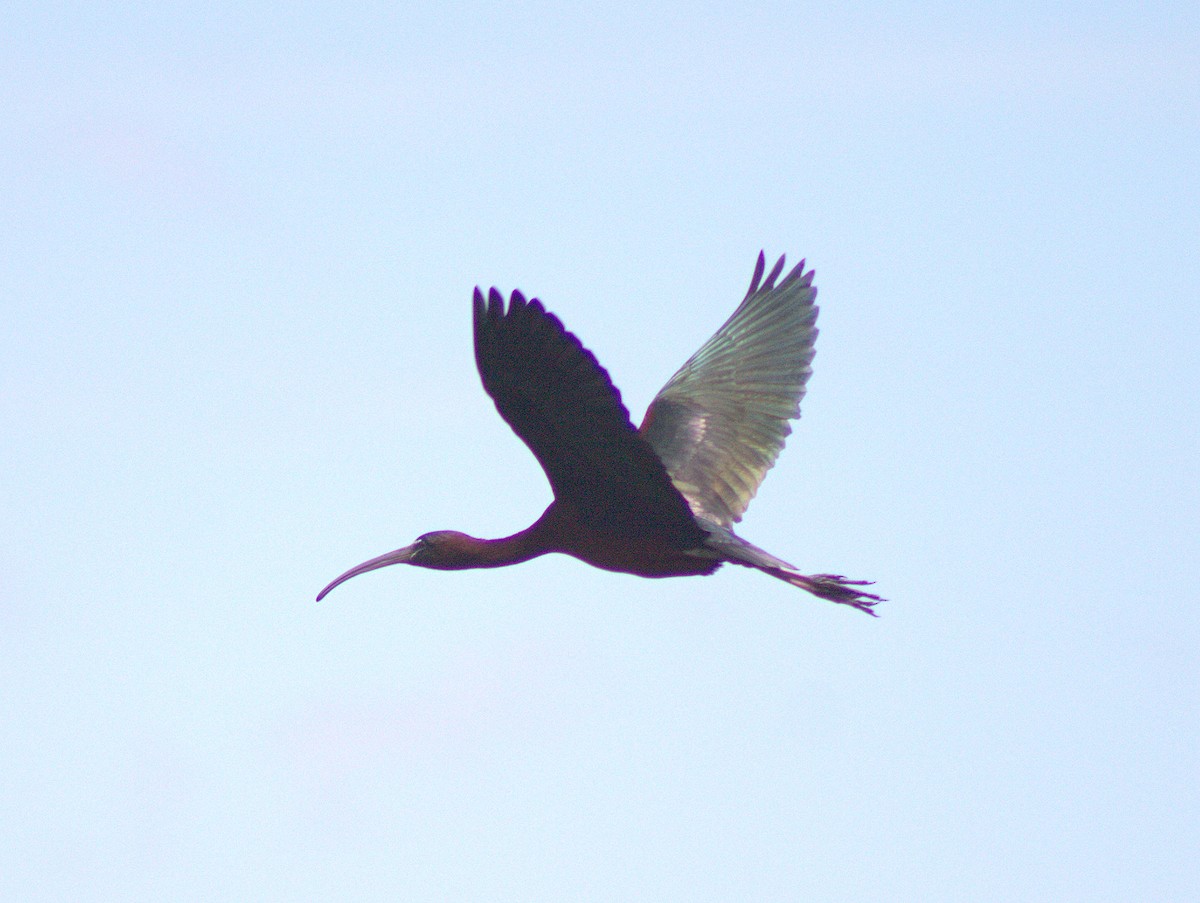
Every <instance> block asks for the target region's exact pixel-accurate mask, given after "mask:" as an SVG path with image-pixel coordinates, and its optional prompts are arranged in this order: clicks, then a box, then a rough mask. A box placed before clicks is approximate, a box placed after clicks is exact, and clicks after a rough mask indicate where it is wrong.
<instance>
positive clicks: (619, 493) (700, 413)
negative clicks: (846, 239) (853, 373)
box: [317, 253, 883, 614]
mask: <svg viewBox="0 0 1200 903" xmlns="http://www.w3.org/2000/svg"><path fill="white" fill-rule="evenodd" d="M783 267H784V258H783V257H780V258H779V261H778V262H777V263H776V264H775V266H773V267H772V268H771V270H770V272H769V273H766V276H765V278H764V272H765V271H766V258H765V257H764V256H763V255H762V254H761V253H760V254H759V255H758V263H757V265H756V266H755V268H754V277H753V279H752V280H751V282H750V290H749V291H748V292H746V297H745V298H744V299H743V300H742V303H741V305H739V307H738V308H737V310H735V311H734V312H733V315H732V316H731V317H730V318H729V319H728V320H727V321H726V322H725V325H724V326H722V327H721V328H720V329H718V330H717V332H716V334H715V335H713V337H712V338H711V339H709V340H708V341H707V342H705V344H704V345H703V347H701V348H700V350H699V351H697V352H696V353H695V354H694V355H692V357H691V359H690V360H689V361H688V362H687V363H686V364H684V365H683V366H682V367H681V368H680V369H679V371H678V372H677V373H676V374H675V375H674V376H672V377H671V379H670V380H668V382H667V384H666V385H665V386H663V388H662V391H660V392H659V393H658V395H657V396H656V397H655V399H654V401H652V402H651V403H650V407H649V408H648V409H647V411H646V416H645V418H644V419H643V420H642V425H641V426H640V427H638V428H636V429H635V428H634V426H633V422H632V421H631V420H630V417H629V411H628V410H627V409H626V408H625V405H624V404H623V403H622V401H621V393H620V392H619V391H617V389H616V387H615V386H614V385H613V383H612V380H611V379H610V378H609V375H608V372H607V371H606V370H605V369H604V368H603V367H601V366H600V364H599V363H598V362H597V360H596V357H595V355H593V354H592V353H591V352H590V351H588V350H587V349H586V348H584V347H583V345H582V344H581V343H580V341H579V339H577V338H576V337H575V336H574V335H572V334H571V333H570V332H568V331H567V330H566V329H565V328H564V327H563V324H562V322H561V321H560V320H559V319H558V317H556V316H554V314H552V313H549V312H547V310H546V309H545V307H543V306H542V303H541V302H540V301H539V300H538V299H537V298H533V299H531V300H526V298H525V296H524V295H522V294H521V292H519V291H514V292H513V293H512V295H511V297H510V298H509V300H508V303H507V305H506V304H505V300H504V296H503V295H501V294H500V292H499V291H497V290H496V289H495V288H493V289H491V291H489V292H488V295H487V297H486V298H484V295H483V292H482V291H480V290H479V289H478V288H476V289H475V310H474V324H475V362H476V364H477V366H478V368H479V375H480V377H482V379H483V387H484V389H485V390H486V391H487V393H488V395H490V396H491V397H492V400H493V401H494V402H495V403H496V409H497V410H498V411H499V412H500V416H501V417H503V418H504V420H505V422H507V423H508V425H509V426H510V427H512V430H513V432H514V433H516V434H517V435H518V436H519V437H520V438H521V439H522V441H524V443H525V444H526V445H527V446H529V450H530V451H532V452H533V454H534V457H536V458H537V460H538V462H539V463H540V464H541V465H542V469H543V470H544V471H545V472H546V477H547V478H548V479H549V481H550V486H551V488H552V489H553V491H554V500H553V501H552V502H551V503H550V505H549V507H548V508H546V510H545V512H544V513H543V514H542V516H541V517H539V518H538V519H537V521H536V522H535V523H534V524H533V525H532V526H531V527H529V528H528V529H526V530H522V531H521V532H519V533H515V534H513V535H512V536H507V537H504V538H503V539H476V538H475V537H473V536H467V535H466V534H464V533H459V532H456V531H453V530H439V531H436V532H433V533H426V534H425V535H423V536H421V537H419V538H418V539H417V541H416V542H414V543H413V544H412V545H408V546H405V547H404V548H402V549H397V550H396V551H394V552H388V553H387V554H386V555H380V556H379V557H378V558H372V559H371V560H370V561H364V562H363V563H362V564H360V565H358V566H357V567H354V568H351V569H350V570H348V571H346V573H344V574H342V575H341V576H340V577H338V578H337V579H336V580H334V581H333V582H332V583H330V584H329V585H328V586H327V587H325V588H324V589H323V590H321V593H320V595H318V596H317V601H320V600H321V599H323V598H324V597H325V596H326V595H327V594H328V593H329V592H330V590H332V589H333V588H334V587H335V586H338V585H339V584H341V583H343V582H345V581H346V580H349V579H350V578H351V577H356V576H358V575H359V574H364V573H366V572H367V571H373V570H375V569H377V568H382V567H387V566H388V565H393V564H412V565H416V566H418V567H425V568H433V569H435V570H447V571H453V570H462V569H466V568H492V567H503V566H505V565H509V564H518V563H520V562H522V561H528V560H529V559H531V558H536V557H537V556H539V555H545V554H547V553H550V552H561V553H565V554H567V555H571V556H573V557H575V558H578V559H580V560H581V561H585V562H587V563H588V564H590V565H593V566H595V567H598V568H603V569H604V570H608V571H618V572H621V573H626V574H637V575H638V576H641V577H684V576H694V575H702V574H711V573H712V572H713V571H715V570H716V569H717V568H719V567H720V566H721V565H722V564H724V563H729V564H737V565H742V566H744V567H749V568H754V569H756V570H759V571H762V572H763V573H765V574H770V575H771V576H772V577H776V578H778V579H780V580H783V581H784V582H786V583H790V584H791V585H792V586H797V587H799V588H800V589H803V590H807V591H808V592H810V593H812V594H813V595H815V596H818V597H820V598H822V599H828V600H829V601H831V602H838V603H841V604H843V605H850V606H852V607H854V608H857V609H858V610H859V611H864V612H867V613H868V614H874V611H872V608H873V607H874V606H875V604H876V603H877V602H881V601H883V599H882V598H881V597H879V596H876V595H873V594H871V593H869V592H866V591H865V590H863V589H860V588H859V587H863V586H869V585H870V583H871V581H867V580H848V579H846V578H845V577H842V576H839V575H836V574H802V573H800V572H799V571H798V570H797V569H796V568H795V567H793V566H792V565H790V564H788V563H787V562H786V561H783V560H782V559H780V558H776V557H775V556H774V555H771V554H769V553H768V552H765V551H763V550H762V549H760V548H758V547H757V546H755V545H752V544H751V543H749V542H747V541H746V540H744V539H742V538H741V537H740V536H738V535H736V534H735V533H734V532H733V525H734V524H735V523H737V522H738V521H740V520H741V519H742V515H743V514H744V513H745V511H746V508H747V506H748V505H749V504H750V500H751V499H752V498H754V495H755V493H756V492H757V491H758V487H759V484H761V483H762V481H763V478H764V477H765V476H766V474H767V471H768V470H770V469H771V467H772V465H774V463H775V459H776V458H777V457H778V456H779V452H780V451H781V450H782V449H783V445H784V441H785V439H786V437H787V436H788V435H789V434H790V433H791V431H792V430H791V426H790V424H789V423H788V421H789V420H793V419H795V418H797V417H799V416H800V400H801V399H802V398H803V397H804V393H805V385H806V384H807V382H808V378H809V376H811V375H812V366H811V364H812V359H813V355H814V353H815V352H814V350H813V346H814V343H815V342H816V338H817V327H816V321H817V307H816V305H815V304H814V303H813V302H814V301H815V299H816V297H817V289H816V286H814V285H813V284H812V280H813V272H812V271H811V270H809V271H808V272H807V273H806V272H804V261H803V260H802V261H800V263H799V264H798V265H797V266H796V267H794V268H793V269H792V270H790V271H789V272H788V273H787V275H786V276H784V277H783V278H782V279H780V278H779V277H780V274H781V273H783Z"/></svg>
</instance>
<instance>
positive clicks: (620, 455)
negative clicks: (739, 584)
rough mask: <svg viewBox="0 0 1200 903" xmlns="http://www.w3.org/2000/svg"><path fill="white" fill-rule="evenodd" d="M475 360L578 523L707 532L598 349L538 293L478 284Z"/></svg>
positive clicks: (667, 533) (635, 530)
mask: <svg viewBox="0 0 1200 903" xmlns="http://www.w3.org/2000/svg"><path fill="white" fill-rule="evenodd" d="M475 362H476V364H477V365H478V366H479V375H480V376H481V377H482V378H483V387H484V388H485V389H486V390H487V393H488V394H489V395H490V396H492V400H493V401H495V402H496V409H497V410H498V411H499V412H500V416H501V417H503V418H504V419H505V421H506V422H507V423H508V425H509V426H511V427H512V429H513V432H515V433H516V434H517V435H518V436H520V437H521V439H522V440H524V442H525V444H526V445H528V446H529V449H530V451H532V452H533V454H534V456H535V457H536V458H537V459H538V462H539V463H540V464H541V465H542V469H543V470H545V471H546V476H547V477H548V478H549V480H550V485H551V487H552V488H553V489H554V497H555V498H556V499H557V500H558V501H559V503H560V504H566V505H569V506H570V507H572V508H573V509H574V510H575V512H576V513H577V515H578V516H579V518H580V519H581V520H583V522H584V523H585V524H587V525H588V526H590V527H593V528H595V529H598V530H602V531H608V532H613V531H616V532H620V533H623V534H625V535H628V536H631V537H645V538H647V539H651V538H652V539H655V540H657V541H661V542H667V543H670V544H672V545H676V546H677V547H678V548H681V549H689V548H694V547H696V546H698V545H699V544H700V543H701V542H703V540H704V536H705V534H704V531H703V530H701V529H700V528H699V527H698V526H697V525H696V522H695V520H694V519H693V518H692V512H691V509H690V508H689V507H688V503H687V501H686V500H685V499H684V498H683V496H682V495H680V494H679V491H678V490H677V489H676V488H675V486H674V485H673V484H672V482H671V478H670V477H669V476H667V471H666V468H665V467H663V463H662V461H660V460H659V459H658V457H657V456H656V455H655V453H654V451H653V450H652V449H651V448H650V446H649V445H648V444H647V443H646V441H645V440H644V439H643V438H642V437H641V436H639V435H638V433H637V431H636V430H635V429H634V428H633V423H632V422H631V421H630V419H629V412H628V411H627V410H626V409H625V406H624V405H623V404H622V403H621V394H620V393H619V392H618V391H617V389H616V387H614V386H613V384H612V380H611V379H609V376H608V373H607V372H605V370H604V368H603V367H601V366H600V364H599V363H597V361H596V358H595V356H594V355H593V354H592V353H591V352H590V351H588V350H587V349H586V348H584V347H583V345H581V344H580V342H579V339H577V338H575V336H573V335H571V333H569V332H567V331H566V330H565V329H564V328H563V325H562V323H561V322H560V321H559V319H558V318H557V317H556V316H554V315H553V314H549V313H547V312H546V310H545V308H544V307H542V304H541V302H540V301H538V300H537V299H536V298H534V299H533V300H532V301H526V300H525V298H524V296H523V295H522V294H521V293H520V292H513V293H512V299H511V300H510V302H509V304H508V309H507V311H506V310H505V306H504V297H503V296H502V295H501V294H500V293H499V292H498V291H496V289H492V290H491V291H490V292H489V294H488V299H487V301H484V298H483V294H482V292H480V290H479V289H478V288H477V289H475Z"/></svg>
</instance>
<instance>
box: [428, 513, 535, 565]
mask: <svg viewBox="0 0 1200 903" xmlns="http://www.w3.org/2000/svg"><path fill="white" fill-rule="evenodd" d="M550 534H551V531H550V530H549V529H548V524H547V523H546V516H545V515H543V516H542V517H541V518H539V519H538V520H537V521H536V522H535V523H534V524H533V525H532V526H530V527H528V528H526V529H524V530H522V531H521V532H520V533H514V534H513V535H512V536H503V537H501V538H499V539H479V538H477V537H474V536H465V535H464V536H463V537H462V538H461V539H460V540H459V541H458V542H457V543H456V546H457V547H456V548H455V550H454V551H455V552H456V553H457V554H455V555H453V556H452V560H453V563H450V562H449V561H447V562H446V564H445V565H443V566H444V567H446V568H447V569H451V570H458V569H465V568H499V567H505V566H506V565H510V564H520V563H521V562H523V561H529V560H530V559H531V558H537V557H538V556H539V555H545V554H547V553H548V552H556V551H558V549H557V548H555V545H554V543H553V542H552V541H551V539H550Z"/></svg>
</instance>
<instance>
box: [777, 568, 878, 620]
mask: <svg viewBox="0 0 1200 903" xmlns="http://www.w3.org/2000/svg"><path fill="white" fill-rule="evenodd" d="M758 569H759V570H760V571H762V572H763V573H764V574H770V575H771V576H772V577H776V578H778V579H779V580H782V581H783V582H784V583H790V584H791V585H792V586H798V587H800V589H803V590H808V591H809V592H810V593H812V594H813V595H814V596H816V597H818V598H820V599H828V600H829V601H830V602H837V603H838V604H840V605H849V606H850V607H852V608H857V609H858V610H859V611H865V612H866V613H867V614H869V615H870V616H871V617H873V618H877V617H879V615H877V614H876V613H875V610H874V609H875V606H876V604H878V603H879V602H884V601H886V600H885V599H884V598H883V597H882V596H876V595H875V594H874V593H868V592H864V591H863V590H861V589H855V587H857V586H870V585H871V584H872V583H873V582H874V581H871V580H847V579H846V578H845V577H843V576H841V575H840V574H800V573H797V572H796V571H793V570H789V569H788V568H780V567H763V566H761V565H759V566H758Z"/></svg>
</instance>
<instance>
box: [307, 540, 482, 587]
mask: <svg viewBox="0 0 1200 903" xmlns="http://www.w3.org/2000/svg"><path fill="white" fill-rule="evenodd" d="M480 543H481V540H478V539H475V538H474V537H472V536H468V535H467V534H466V533H459V532H458V531H457V530H435V531H434V532H432V533H426V534H424V535H423V536H418V537H417V540H416V542H414V543H413V544H412V545H408V546H405V547H404V548H403V549H396V551H394V552H388V553H387V554H385V555H380V556H379V557H378V558H372V559H371V560H370V561H364V562H363V563H362V564H360V565H357V566H356V567H352V568H350V570H348V571H346V573H344V574H342V575H341V576H340V577H338V578H337V579H336V580H334V581H333V582H332V583H330V584H329V585H328V586H327V587H325V588H324V589H323V590H321V592H320V594H319V595H318V596H317V601H318V602H320V601H321V600H322V599H324V598H325V597H326V596H327V595H329V593H330V591H331V590H332V589H333V588H334V587H335V586H337V585H339V584H341V583H345V582H346V581H347V580H349V579H350V578H351V577H357V576H358V575H359V574H365V573H366V572H367V571H374V570H377V569H379V568H385V567H388V566H389V565H393V564H415V565H416V566H417V567H422V568H433V569H434V570H439V571H457V570H461V569H462V568H468V567H471V566H472V565H473V564H474V562H475V559H476V556H475V555H474V554H473V553H474V552H475V549H476V546H478V545H479V544H480Z"/></svg>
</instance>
